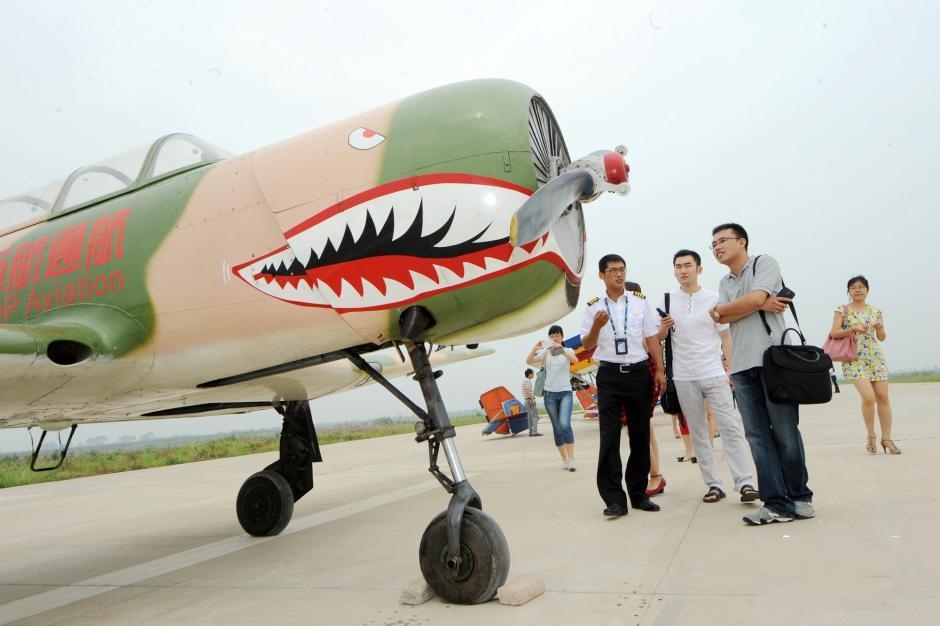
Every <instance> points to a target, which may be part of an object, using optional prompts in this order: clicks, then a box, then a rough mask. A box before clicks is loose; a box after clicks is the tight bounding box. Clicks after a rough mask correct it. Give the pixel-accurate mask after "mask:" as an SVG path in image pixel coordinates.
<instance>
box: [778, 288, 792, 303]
mask: <svg viewBox="0 0 940 626" xmlns="http://www.w3.org/2000/svg"><path fill="white" fill-rule="evenodd" d="M776 295H777V297H778V298H790V299H791V300H792V299H793V298H795V297H796V294H795V293H793V290H792V289H790V288H789V287H787V286H784V287H783V289H781V290H780V291H778V292H777V294H776Z"/></svg>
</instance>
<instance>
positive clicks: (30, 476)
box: [0, 372, 940, 489]
mask: <svg viewBox="0 0 940 626" xmlns="http://www.w3.org/2000/svg"><path fill="white" fill-rule="evenodd" d="M891 382H892V383H935V382H940V372H911V373H904V374H900V375H893V376H892V378H891ZM839 384H850V382H849V381H847V380H844V379H840V380H839ZM451 421H452V422H453V424H454V426H467V425H470V424H480V425H481V426H482V424H483V422H484V421H485V420H484V419H483V417H482V415H468V416H465V417H459V418H454V419H453V420H451ZM413 432H414V424H413V423H412V422H399V421H392V420H375V421H371V422H362V423H357V424H343V425H339V426H326V427H318V428H317V434H318V436H319V440H320V445H329V444H331V443H337V442H340V441H355V440H358V439H371V438H374V437H386V436H389V435H402V434H405V433H413ZM278 442H279V438H278V436H259V435H248V436H245V435H231V436H228V437H222V438H219V439H213V440H211V441H205V442H200V443H197V444H191V445H185V446H179V447H173V448H156V447H155V448H149V449H142V450H128V451H122V450H109V451H106V452H101V451H94V450H92V451H89V452H80V453H74V452H73V453H72V454H70V455H69V456H68V458H67V459H66V461H65V463H64V464H63V465H62V467H61V468H59V469H57V470H54V471H51V472H33V471H32V470H31V469H30V468H29V457H28V456H7V457H0V489H2V488H4V487H16V486H18V485H29V484H32V483H41V482H49V481H53V480H66V479H69V478H79V477H81V476H94V475H97V474H111V473H114V472H124V471H127V470H135V469H145V468H148V467H163V466H166V465H178V464H180V463H192V462H194V461H207V460H209V459H221V458H225V457H230V456H242V455H245V454H256V453H258V452H273V451H275V450H277V448H278ZM57 454H58V453H53V454H52V455H44V457H40V463H39V465H40V466H46V465H54V464H55V462H56V460H57V458H58V457H57V456H56V455H57Z"/></svg>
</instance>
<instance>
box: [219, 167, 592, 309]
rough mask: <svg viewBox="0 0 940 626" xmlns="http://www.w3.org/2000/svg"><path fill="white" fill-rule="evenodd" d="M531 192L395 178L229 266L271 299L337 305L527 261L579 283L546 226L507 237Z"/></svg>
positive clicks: (397, 299)
mask: <svg viewBox="0 0 940 626" xmlns="http://www.w3.org/2000/svg"><path fill="white" fill-rule="evenodd" d="M530 194H531V192H530V191H529V190H528V189H526V188H524V187H519V186H516V185H513V184H511V183H507V182H505V181H501V180H497V179H490V178H483V177H480V176H468V175H465V174H431V175H425V176H420V177H417V178H411V179H407V180H401V181H396V182H393V183H389V184H387V185H383V186H381V187H377V188H375V189H371V190H369V191H367V192H364V193H361V194H359V195H357V196H353V197H351V198H349V199H348V200H345V201H343V202H340V203H337V204H335V205H333V206H331V207H329V208H327V209H324V210H323V211H321V212H319V213H318V214H316V215H314V216H312V217H311V218H309V219H307V220H306V221H304V222H302V223H301V224H298V225H297V226H295V227H293V228H291V229H290V230H288V231H287V232H286V233H285V238H286V239H287V245H286V246H284V247H283V248H280V249H278V250H275V251H273V252H271V253H269V254H267V255H265V256H263V257H260V258H256V259H252V260H250V261H247V262H244V263H241V264H239V265H236V266H235V267H233V268H232V272H233V273H234V274H235V275H236V276H238V277H239V278H240V279H242V280H243V281H245V282H246V283H248V284H249V285H251V286H252V287H254V288H255V289H258V290H259V291H261V292H263V293H265V294H267V295H269V296H271V297H274V298H278V299H280V300H284V301H286V302H290V303H293V304H297V305H301V306H315V307H332V308H334V309H337V310H339V311H357V310H359V311H366V310H377V309H387V308H393V307H396V306H401V305H405V304H408V303H410V302H413V301H415V300H418V299H420V298H423V297H427V296H430V295H434V294H436V293H442V292H446V291H450V290H453V289H457V288H460V287H464V286H467V285H470V284H473V283H477V282H480V281H482V280H486V279H489V278H494V277H496V276H499V275H502V274H505V273H508V272H511V271H513V270H515V269H519V268H520V267H522V266H525V265H528V264H531V263H534V262H535V261H536V260H543V261H547V262H550V263H552V264H553V265H555V266H557V267H558V268H559V269H560V270H562V271H563V272H565V273H566V274H568V278H569V280H572V281H576V282H579V277H578V276H577V275H576V273H575V272H573V271H572V270H571V268H569V267H568V264H567V263H566V262H565V260H564V259H563V257H562V254H561V251H560V250H559V247H558V245H557V243H556V242H555V241H554V238H553V236H552V233H551V232H549V233H546V234H545V235H544V236H543V237H541V238H539V239H537V240H536V241H533V242H531V243H530V244H527V245H525V246H521V247H513V246H512V244H510V243H509V236H508V235H509V221H510V219H511V217H512V213H513V211H515V210H516V209H517V208H518V207H519V205H520V204H522V203H523V202H524V201H525V200H526V199H527V198H528V197H529V195H530Z"/></svg>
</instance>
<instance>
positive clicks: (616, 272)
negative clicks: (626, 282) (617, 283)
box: [604, 267, 627, 276]
mask: <svg viewBox="0 0 940 626" xmlns="http://www.w3.org/2000/svg"><path fill="white" fill-rule="evenodd" d="M604 273H605V274H611V275H613V276H624V275H626V273H627V268H625V267H608V268H607V269H606V270H604Z"/></svg>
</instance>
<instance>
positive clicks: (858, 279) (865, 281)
mask: <svg viewBox="0 0 940 626" xmlns="http://www.w3.org/2000/svg"><path fill="white" fill-rule="evenodd" d="M853 283H862V284H863V285H865V289H870V287H869V286H868V279H867V278H865V277H864V276H862V275H861V274H859V275H858V276H853V277H852V278H850V279H849V282H847V283H845V290H846V291H848V290H849V289H851V288H852V284H853Z"/></svg>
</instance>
